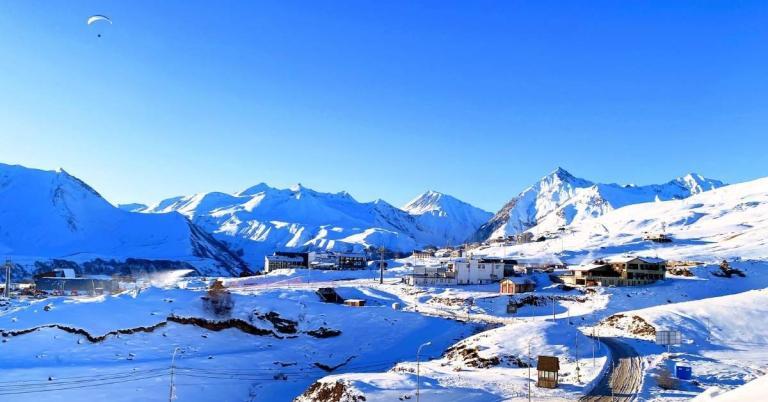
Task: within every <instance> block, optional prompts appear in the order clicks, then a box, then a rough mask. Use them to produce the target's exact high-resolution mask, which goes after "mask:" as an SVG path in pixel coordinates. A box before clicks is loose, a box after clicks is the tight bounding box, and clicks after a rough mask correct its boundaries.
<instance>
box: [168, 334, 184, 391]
mask: <svg viewBox="0 0 768 402" xmlns="http://www.w3.org/2000/svg"><path fill="white" fill-rule="evenodd" d="M179 350H181V348H179V347H178V346H177V347H175V348H174V349H173V355H172V356H171V387H170V389H169V390H168V402H172V401H173V400H174V399H175V398H176V395H175V394H176V389H175V388H176V387H175V385H173V375H174V374H175V373H174V371H175V369H176V352H178V351H179Z"/></svg>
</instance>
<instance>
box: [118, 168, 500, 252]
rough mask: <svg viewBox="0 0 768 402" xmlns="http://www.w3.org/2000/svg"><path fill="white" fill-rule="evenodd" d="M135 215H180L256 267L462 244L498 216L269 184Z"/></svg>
mask: <svg viewBox="0 0 768 402" xmlns="http://www.w3.org/2000/svg"><path fill="white" fill-rule="evenodd" d="M124 208H126V209H129V210H131V211H134V212H143V213H149V214H163V213H169V212H178V213H180V214H182V215H184V216H186V217H187V218H189V219H190V221H192V222H194V223H195V224H196V225H198V226H200V227H202V228H204V229H206V230H207V231H209V232H210V233H212V234H213V235H214V236H216V237H217V238H218V239H219V240H221V241H223V242H225V243H226V244H228V245H229V246H230V248H232V249H234V250H238V252H239V253H241V254H242V255H243V258H244V259H245V260H246V261H247V262H248V263H249V264H250V265H252V266H255V267H260V266H261V265H262V264H263V259H264V256H265V255H267V254H271V253H272V252H273V251H275V250H277V249H288V250H306V249H323V250H333V251H364V250H366V249H370V248H378V247H385V248H386V249H388V250H391V251H396V252H409V251H411V250H413V249H415V248H418V247H423V246H425V245H436V246H445V245H456V244H460V243H462V242H463V241H464V240H465V239H466V238H468V237H469V236H470V235H471V234H472V233H473V232H474V231H475V230H476V229H477V228H478V227H479V226H480V225H482V224H483V223H484V222H486V221H487V220H488V219H489V218H490V217H491V216H492V214H491V213H489V212H486V211H483V210H481V209H479V208H476V207H474V206H472V205H469V204H467V203H465V202H462V201H459V200H458V199H456V198H454V197H451V196H449V195H446V194H441V193H438V192H436V191H427V192H425V193H424V194H422V195H420V196H419V197H416V198H415V199H413V200H412V201H410V202H409V203H408V204H406V205H405V206H404V207H403V208H402V209H400V208H397V207H395V206H393V205H391V204H389V203H387V202H386V201H383V200H376V201H373V202H358V201H357V200H355V199H354V198H353V197H352V196H351V195H349V194H348V193H346V192H340V193H323V192H318V191H315V190H312V189H309V188H306V187H304V186H302V185H300V184H299V185H295V186H293V187H291V188H288V189H278V188H273V187H270V186H268V185H266V184H264V183H260V184H257V185H255V186H253V187H249V188H247V189H245V190H243V191H240V192H237V193H234V194H227V193H221V192H210V193H201V194H195V195H190V196H180V197H173V198H169V199H166V200H162V201H160V202H158V203H156V204H154V205H150V206H140V205H139V206H137V205H135V204H132V205H129V206H124Z"/></svg>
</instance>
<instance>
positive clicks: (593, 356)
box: [592, 326, 597, 368]
mask: <svg viewBox="0 0 768 402" xmlns="http://www.w3.org/2000/svg"><path fill="white" fill-rule="evenodd" d="M596 342H597V338H596V337H595V327H594V326H593V327H592V368H595V343H596Z"/></svg>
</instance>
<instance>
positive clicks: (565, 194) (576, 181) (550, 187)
mask: <svg viewBox="0 0 768 402" xmlns="http://www.w3.org/2000/svg"><path fill="white" fill-rule="evenodd" d="M723 185H724V184H723V182H721V181H719V180H713V179H708V178H705V177H702V176H701V175H698V174H695V173H691V174H688V175H686V176H683V177H680V178H677V179H674V180H672V181H670V182H668V183H665V184H660V185H657V184H652V185H647V186H636V185H619V184H600V183H593V182H591V181H589V180H584V179H580V178H577V177H574V176H573V175H572V174H570V173H568V172H567V171H566V170H564V169H562V168H557V169H556V170H555V171H554V172H552V173H550V174H548V175H546V176H544V177H543V178H542V179H541V180H540V181H539V182H537V183H536V184H534V185H533V186H531V187H528V188H527V189H525V190H523V191H522V192H521V193H520V194H519V195H518V196H516V197H515V198H513V199H511V200H510V201H509V202H507V203H506V204H505V205H504V206H503V207H502V208H501V210H499V212H497V213H496V214H495V215H494V216H493V217H492V218H491V219H490V220H489V221H488V222H486V223H485V224H483V225H482V226H481V227H480V228H479V229H478V230H477V231H476V232H475V234H474V235H473V239H474V240H478V241H482V240H487V239H490V238H496V237H501V236H507V235H511V234H516V233H521V232H524V231H527V230H532V231H533V232H536V233H546V232H552V231H556V230H557V229H558V228H559V227H562V226H567V225H571V224H574V223H577V222H580V221H583V220H585V219H591V218H595V217H598V216H601V215H603V214H605V213H607V212H608V211H612V210H614V209H617V208H621V207H623V206H626V205H631V204H638V203H643V202H650V201H656V200H659V201H665V200H674V199H683V198H686V197H689V196H691V195H693V194H698V193H701V192H704V191H708V190H712V189H714V188H718V187H722V186H723ZM533 228H535V229H533Z"/></svg>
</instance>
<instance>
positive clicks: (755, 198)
mask: <svg viewBox="0 0 768 402" xmlns="http://www.w3.org/2000/svg"><path fill="white" fill-rule="evenodd" d="M0 183H2V184H1V185H0V227H1V228H2V230H1V231H0V245H1V249H2V251H3V254H4V255H5V256H6V258H7V259H6V261H5V263H4V266H3V267H4V268H3V269H2V277H3V278H4V281H3V285H2V289H3V295H4V296H3V298H2V301H1V303H2V307H1V309H0V331H1V332H2V343H0V356H2V357H0V361H2V365H3V367H4V370H3V374H4V375H3V380H2V383H0V395H2V397H3V400H9V401H11V400H12V401H38V400H51V401H73V400H110V401H133V400H166V399H171V400H174V399H175V400H179V401H297V402H310V401H312V402H320V401H334V402H342V401H344V402H347V401H527V400H536V401H561V400H582V401H629V400H643V401H678V400H679V401H683V400H695V401H732V400H762V399H763V397H765V396H766V389H768V382H767V380H766V377H765V376H766V374H768V326H767V325H768V324H766V323H765V322H766V320H765V319H764V318H765V316H766V314H767V313H768V307H767V306H768V260H767V259H768V253H767V252H766V251H767V250H768V248H767V247H766V236H767V235H768V220H766V219H768V218H767V217H768V179H758V180H755V181H750V182H745V183H737V184H729V185H726V184H725V183H722V182H720V181H717V180H712V179H707V178H704V177H702V176H700V175H696V174H690V175H686V176H683V177H680V178H677V179H674V180H671V181H669V182H667V183H665V184H660V185H648V186H634V185H629V186H628V185H617V184H601V183H593V182H591V181H588V180H584V179H579V178H576V177H574V176H573V175H571V174H570V173H568V172H567V171H565V170H563V169H556V170H555V171H553V172H552V173H550V174H548V175H546V176H544V177H543V178H542V179H541V180H540V181H538V182H537V183H534V184H533V185H531V186H530V187H528V188H525V189H523V190H522V191H521V192H519V194H517V195H515V196H513V197H512V198H511V199H510V201H509V202H508V203H507V204H506V205H504V206H503V207H502V208H501V209H500V210H499V211H498V212H497V213H495V214H492V213H489V212H486V211H483V210H481V209H478V208H475V207H473V206H471V205H469V204H467V203H464V202H462V201H459V200H458V199H455V198H453V197H451V196H448V195H445V194H441V193H438V192H435V191H428V192H425V193H424V194H422V195H421V196H419V197H416V198H415V199H414V200H413V201H411V202H409V203H408V204H406V205H405V206H403V207H402V208H397V207H395V206H392V205H390V204H388V203H386V202H384V201H381V200H379V201H375V202H370V203H364V202H358V201H356V200H355V199H354V198H353V197H352V196H351V195H349V194H347V193H338V194H329V193H322V192H318V191H315V190H311V189H309V188H306V187H303V186H300V185H297V186H294V187H292V188H289V189H277V188H272V187H270V186H268V185H266V184H259V185H256V186H253V187H251V188H248V189H245V190H243V191H241V192H237V193H233V194H226V193H217V192H211V193H202V194H195V195H190V196H179V197H175V198H172V199H167V200H162V201H159V202H158V203H157V204H154V205H139V204H132V205H126V206H113V205H111V204H110V203H108V202H107V201H106V200H105V199H104V198H102V197H101V196H100V195H99V193H98V192H97V190H96V189H94V188H91V187H90V186H89V185H87V184H86V183H85V182H84V181H82V180H80V179H78V178H76V177H74V176H72V175H70V174H68V173H67V172H65V171H63V170H61V171H44V170H37V169H31V168H27V167H22V166H11V165H1V166H0ZM11 367H12V369H9V368H11ZM761 384H762V385H761Z"/></svg>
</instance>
